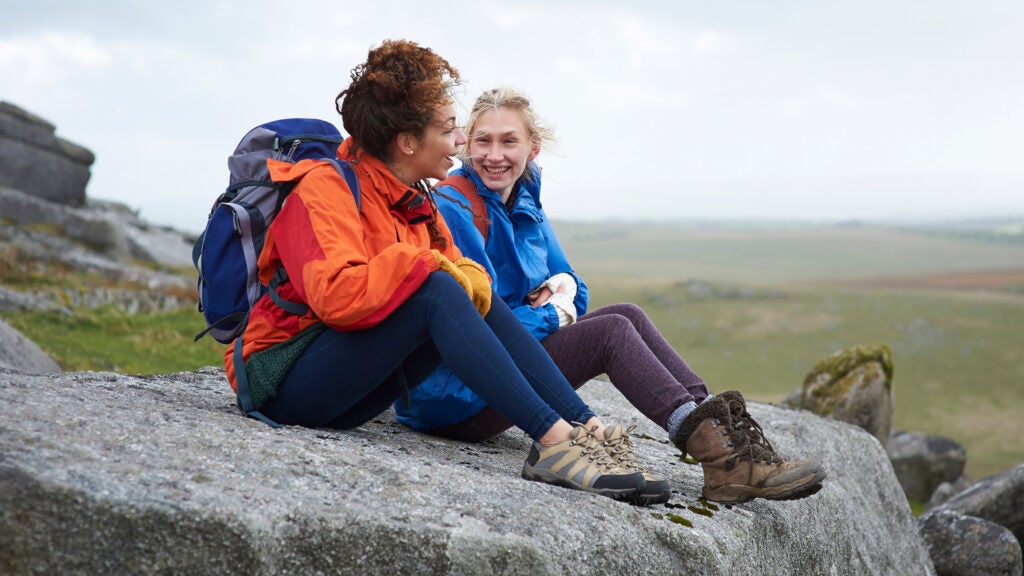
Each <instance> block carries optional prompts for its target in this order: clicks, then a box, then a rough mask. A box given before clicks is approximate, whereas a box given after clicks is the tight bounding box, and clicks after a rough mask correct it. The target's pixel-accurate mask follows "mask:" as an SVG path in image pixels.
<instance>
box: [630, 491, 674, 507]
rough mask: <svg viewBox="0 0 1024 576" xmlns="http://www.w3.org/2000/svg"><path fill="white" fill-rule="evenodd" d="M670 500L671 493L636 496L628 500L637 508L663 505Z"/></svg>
mask: <svg viewBox="0 0 1024 576" xmlns="http://www.w3.org/2000/svg"><path fill="white" fill-rule="evenodd" d="M671 499H672V493H671V492H661V493H658V494H637V495H635V496H633V497H632V498H630V499H629V501H630V503H632V504H636V505H637V506H652V505H654V504H664V503H665V502H668V501H669V500H671Z"/></svg>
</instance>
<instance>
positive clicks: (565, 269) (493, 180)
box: [396, 88, 825, 503]
mask: <svg viewBox="0 0 1024 576" xmlns="http://www.w3.org/2000/svg"><path fill="white" fill-rule="evenodd" d="M466 133H467V139H468V142H467V144H466V145H465V146H464V147H463V152H464V157H463V165H462V166H461V167H460V168H458V169H456V170H455V171H453V172H452V173H451V174H450V175H449V178H448V179H447V180H445V181H443V182H440V183H438V185H437V189H436V194H437V204H438V209H439V210H440V211H441V213H442V214H443V215H444V217H445V221H446V222H447V223H448V226H449V228H450V229H451V232H452V236H453V238H454V239H455V242H456V244H457V245H458V246H459V248H460V249H461V250H462V252H463V253H464V254H465V255H467V256H468V257H470V258H472V259H473V260H475V261H477V262H480V263H481V264H482V265H483V266H484V267H485V269H486V270H487V272H488V273H489V274H490V275H491V277H492V278H493V280H494V288H495V293H496V294H497V295H498V296H499V297H500V299H501V300H502V301H504V302H505V303H506V304H508V306H509V308H510V309H511V310H512V312H513V313H514V314H515V315H516V317H518V318H519V321H520V322H521V323H522V324H523V326H524V327H525V328H526V329H527V330H529V331H530V333H532V334H533V335H534V337H535V338H537V339H538V340H540V342H541V345H542V346H543V347H544V348H545V350H547V352H548V354H550V356H551V358H552V359H553V360H554V362H555V364H556V365H557V366H558V368H559V369H560V370H561V371H562V373H563V374H564V375H565V377H566V379H567V380H568V381H569V383H570V384H571V385H572V386H573V387H574V388H579V387H580V386H582V385H583V384H585V383H586V382H587V381H589V380H590V379H592V378H594V377H596V376H598V375H600V374H608V376H609V378H610V379H611V381H612V383H613V384H614V385H615V386H616V387H617V388H618V389H619V391H621V392H622V394H623V395H624V396H625V397H626V398H627V399H628V400H629V401H630V402H631V403H632V404H633V405H634V406H636V407H637V408H638V409H639V410H640V411H641V412H642V413H643V414H644V415H646V416H647V417H648V418H650V419H651V420H652V421H653V422H655V423H656V424H658V425H659V426H661V427H662V428H663V429H665V430H666V432H667V433H668V436H669V438H670V439H671V440H672V441H673V442H674V443H675V445H676V446H677V447H678V448H679V449H680V450H683V451H684V452H687V453H689V454H691V455H693V456H694V457H695V458H697V459H698V460H700V461H701V463H702V464H703V466H704V472H705V482H704V496H705V497H706V498H707V499H709V500H715V501H719V502H725V503H732V502H744V501H747V500H750V499H752V498H755V497H761V498H768V499H776V500H788V499H795V498H802V497H805V496H809V495H811V494H814V493H815V492H817V491H818V490H819V489H820V488H821V481H822V480H823V479H824V477H825V472H824V469H823V468H822V467H821V466H820V465H819V464H818V463H817V462H814V461H810V460H801V461H797V462H787V461H785V460H784V459H782V458H781V457H780V456H779V455H778V454H777V453H776V452H775V451H774V449H772V447H771V444H770V443H769V442H768V440H767V439H766V438H765V437H764V435H763V433H762V431H761V428H760V426H759V425H758V424H757V422H755V421H754V419H753V418H751V417H750V414H749V413H748V412H747V410H746V403H745V401H744V399H743V396H742V395H741V394H740V393H739V392H736V391H730V392H723V393H721V394H719V395H717V396H712V395H711V394H710V393H709V392H708V388H707V386H706V385H705V383H704V381H703V380H702V379H701V378H700V377H699V376H698V375H697V374H695V373H694V371H693V370H691V369H690V367H689V366H688V365H687V363H686V362H685V361H684V360H683V359H682V358H681V357H680V356H679V354H678V353H676V351H675V350H673V349H672V347H671V346H670V345H669V344H668V342H667V341H666V340H665V339H664V337H662V335H661V333H660V332H659V331H658V329H657V327H655V326H654V324H653V323H652V322H651V320H650V319H649V318H648V317H647V315H646V314H645V313H644V311H643V310H642V309H641V308H640V307H638V306H636V305H634V304H616V305H613V306H608V307H605V308H601V309H598V310H593V311H590V312H588V311H587V304H588V292H587V286H586V284H585V283H584V281H583V279H582V278H580V277H579V276H578V275H577V274H576V273H575V272H574V271H573V269H572V267H571V266H570V264H569V262H568V259H567V257H566V255H565V252H564V251H563V249H562V246H561V244H560V243H559V242H558V238H557V236H556V235H555V232H554V230H553V229H552V227H551V222H550V220H549V219H548V218H547V216H546V214H545V213H544V210H543V208H542V206H541V202H540V191H541V171H540V168H539V167H538V166H537V165H536V163H535V162H534V160H535V159H536V158H537V156H538V155H539V154H540V152H541V151H542V149H543V148H544V146H545V145H546V144H548V143H549V142H550V141H551V132H550V130H549V129H548V128H546V127H545V125H544V124H543V123H542V122H541V121H540V119H539V118H538V117H537V115H536V114H535V113H534V111H533V109H532V108H531V106H530V102H529V100H528V99H527V98H526V97H525V96H523V95H522V94H520V93H518V92H516V91H515V90H512V89H508V88H498V89H494V90H488V91H486V92H484V93H483V94H482V95H481V96H480V97H479V98H478V99H477V100H476V102H475V104H474V106H473V108H472V111H471V114H470V117H469V122H468V124H467V128H466ZM474 195H476V196H477V198H473V196H474ZM481 212H485V213H481ZM482 232H483V233H482ZM411 400H412V402H411V403H410V404H409V405H408V406H405V405H400V404H396V411H397V413H398V416H399V420H400V421H402V422H404V423H405V424H407V425H409V426H411V427H413V428H415V429H417V430H422V431H425V432H429V433H432V434H437V435H441V436H446V437H450V438H458V439H463V440H471V441H481V440H484V439H487V438H489V437H491V436H494V435H496V434H498V433H500V432H502V431H503V430H506V429H508V428H509V427H511V425H512V423H511V422H509V421H508V420H506V419H505V418H503V417H502V416H501V415H500V414H499V413H498V412H497V411H496V410H494V407H492V406H489V405H488V404H487V403H486V402H485V401H484V400H483V399H481V398H480V397H479V396H478V395H476V394H475V393H473V392H472V391H471V390H469V389H467V388H466V387H464V386H463V385H462V384H461V382H460V381H459V378H458V376H457V375H456V374H454V373H453V372H452V371H451V370H449V369H448V367H442V368H440V369H439V370H438V371H436V372H435V373H434V374H432V375H431V376H430V377H428V378H427V380H426V382H424V383H423V385H421V386H419V387H418V388H417V389H416V390H414V391H413V393H412V396H411ZM629 431H630V430H629V429H626V430H623V429H622V428H621V427H618V426H615V427H611V428H607V429H604V430H601V431H599V434H601V435H602V436H603V441H604V445H605V448H606V449H607V450H608V451H609V452H610V453H611V454H612V456H613V457H615V458H616V459H617V460H619V461H620V462H621V463H622V465H624V466H629V467H632V468H633V469H637V470H641V471H642V470H643V469H642V468H641V467H640V466H639V464H637V463H636V459H635V455H634V454H633V450H632V446H633V445H632V441H631V439H630V437H629ZM723 438H724V439H725V440H723ZM647 482H648V484H649V485H651V486H661V485H662V484H665V481H664V480H661V479H658V478H654V477H652V476H651V475H650V474H647ZM640 497H641V498H644V497H645V496H640ZM646 498H648V501H657V497H656V496H654V495H653V494H652V495H647V496H646Z"/></svg>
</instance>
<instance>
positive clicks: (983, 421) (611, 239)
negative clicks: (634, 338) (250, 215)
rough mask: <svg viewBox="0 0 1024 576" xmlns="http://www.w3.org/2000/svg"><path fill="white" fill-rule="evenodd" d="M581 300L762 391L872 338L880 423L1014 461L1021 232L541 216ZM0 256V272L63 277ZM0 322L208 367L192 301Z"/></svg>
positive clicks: (43, 338)
mask: <svg viewBox="0 0 1024 576" xmlns="http://www.w3.org/2000/svg"><path fill="white" fill-rule="evenodd" d="M556 228H557V229H558V231H559V234H560V237H561V239H562V242H563V244H564V247H565V249H566V252H567V253H568V254H569V257H570V260H571V261H572V262H573V264H574V265H575V267H576V269H577V271H578V272H580V273H581V274H582V275H583V277H584V278H585V279H586V280H587V282H588V284H589V286H590V289H591V297H592V305H593V307H599V306H601V305H606V304H611V303H614V302H622V301H632V302H637V303H639V304H641V305H643V306H644V308H645V309H647V310H648V312H649V314H650V315H651V316H652V318H653V319H654V320H655V322H656V323H657V324H658V325H659V326H660V327H661V329H662V330H663V332H664V333H665V335H666V336H667V337H668V339H669V341H670V342H672V343H673V345H674V346H675V347H676V348H677V349H678V350H679V351H680V352H681V353H682V354H683V356H684V358H686V360H687V361H688V362H689V363H690V364H691V365H692V366H693V367H694V369H695V370H696V371H697V372H698V373H699V374H701V375H702V376H703V377H704V378H705V380H707V382H708V383H709V385H710V386H711V388H712V390H727V389H730V388H737V389H740V390H742V391H743V392H744V393H745V394H746V395H747V396H748V397H750V398H752V399H754V400H760V401H766V402H778V401H780V400H781V399H782V398H783V397H785V396H786V395H787V394H788V393H789V392H791V391H793V390H794V389H796V388H797V386H799V385H800V384H801V383H802V382H803V379H804V376H805V375H806V373H807V371H808V370H810V368H811V367H812V366H813V365H814V364H815V362H817V361H818V360H819V359H820V358H821V357H823V356H825V355H826V354H828V353H830V352H833V351H835V350H838V349H841V348H844V347H847V346H851V345H854V344H872V343H882V342H884V343H888V344H889V345H891V346H892V349H893V353H894V361H895V378H894V389H895V397H896V413H895V423H894V425H895V427H896V428H898V429H904V430H914V431H920V432H927V433H932V434H939V435H942V436H946V437H949V438H952V439H953V440H955V441H957V442H959V443H961V444H963V445H964V446H965V447H966V448H967V450H968V461H967V472H968V475H969V476H970V477H971V478H973V479H978V478H981V477H984V476H987V475H990V474H994V473H997V472H1000V471H1003V470H1005V469H1008V468H1010V467H1012V466H1015V465H1017V464H1019V463H1021V462H1024V419H1022V418H1020V416H1019V414H1020V413H1021V412H1022V411H1024V242H1020V241H1019V240H1013V239H1011V241H1006V240H1005V239H1002V238H997V237H993V236H990V235H985V234H981V235H979V234H976V233H971V234H954V233H948V234H947V233H941V232H938V233H937V232H936V231H934V230H930V231H921V230H918V231H914V230H899V229H895V228H883V227H866V226H806V225H804V226H782V225H772V226H759V227H751V226H749V225H746V226H708V225H703V224H695V223H684V224H676V225H667V224H660V225H652V224H644V225H640V224H625V223H615V224H608V223H591V224H582V223H569V222H560V223H557V224H556ZM80 283H82V279H78V278H73V277H68V276H67V275H66V274H63V273H62V274H55V273H54V272H53V271H49V270H47V269H46V268H45V267H41V266H39V265H34V264H32V263H29V262H25V261H24V258H23V256H22V255H17V254H14V253H13V252H10V251H7V252H4V251H0V284H2V285H7V286H10V287H13V288H17V289H21V290H25V289H31V290H33V291H34V290H45V289H60V288H62V287H67V286H72V287H73V286H76V285H78V284H80ZM3 317H4V318H5V319H6V320H7V321H8V322H9V323H10V324H11V325H12V326H14V327H15V328H16V329H18V330H19V331H21V332H22V333H24V334H25V335H26V336H28V337H29V338H30V339H32V340H33V341H34V342H36V343H37V344H39V345H40V346H41V347H42V348H43V349H44V350H46V351H47V352H48V353H49V354H50V355H51V356H53V357H54V358H55V359H56V360H57V361H58V362H59V363H60V364H61V366H62V367H63V368H64V369H65V370H113V371H118V372H124V373H142V374H146V373H167V372H175V371H181V370H192V369H195V368H198V367H201V366H208V365H220V364H221V362H222V357H221V355H222V353H223V350H224V347H223V346H222V345H220V344H218V343H217V342H215V341H213V340H212V339H210V338H204V339H202V340H201V341H200V342H199V343H193V342H192V336H193V335H194V334H195V333H196V332H198V331H199V330H201V329H202V328H203V322H202V319H201V317H200V316H199V314H198V313H197V312H196V311H195V310H194V309H185V310H180V311H177V312H171V313H163V314H151V315H139V316H133V315H130V314H126V313H123V312H121V311H119V310H117V309H115V308H112V307H105V308H100V309H94V310H75V314H74V315H72V316H65V315H60V314H54V313H41V312H34V313H32V312H20V313H4V314H3Z"/></svg>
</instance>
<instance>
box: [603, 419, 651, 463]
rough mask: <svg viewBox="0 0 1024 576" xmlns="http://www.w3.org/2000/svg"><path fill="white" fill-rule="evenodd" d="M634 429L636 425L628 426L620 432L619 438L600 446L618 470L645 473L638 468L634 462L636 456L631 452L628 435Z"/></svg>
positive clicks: (630, 439)
mask: <svg viewBox="0 0 1024 576" xmlns="http://www.w3.org/2000/svg"><path fill="white" fill-rule="evenodd" d="M635 429H636V424H630V425H629V427H628V428H626V429H625V430H623V431H622V435H621V436H619V437H617V438H613V439H611V440H605V441H603V442H601V445H602V446H603V447H604V449H605V452H607V453H608V456H610V457H611V459H612V460H613V461H614V463H615V465H616V466H618V467H619V468H623V469H625V470H635V471H637V472H646V470H644V469H643V468H641V467H640V464H639V463H638V462H637V460H636V454H635V453H634V452H633V439H632V438H630V434H631V433H632V432H633V430H635Z"/></svg>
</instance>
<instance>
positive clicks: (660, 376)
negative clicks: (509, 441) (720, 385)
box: [430, 303, 709, 442]
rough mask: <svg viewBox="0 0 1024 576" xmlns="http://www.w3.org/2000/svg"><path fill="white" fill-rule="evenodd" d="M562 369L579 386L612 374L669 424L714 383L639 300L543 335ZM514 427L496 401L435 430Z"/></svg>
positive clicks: (473, 436) (645, 409) (476, 437)
mask: <svg viewBox="0 0 1024 576" xmlns="http://www.w3.org/2000/svg"><path fill="white" fill-rule="evenodd" d="M541 345H543V346H544V349H545V350H547V351H548V354H550V355H551V359H552V360H554V361H555V364H556V365H557V366H558V369H559V370H561V371H562V374H564V375H565V378H566V380H568V381H569V383H570V384H572V387H573V388H575V389H578V388H579V387H581V386H583V385H584V384H586V383H587V382H589V381H590V380H591V379H593V378H595V377H597V376H599V375H601V374H608V377H609V378H610V379H611V381H612V384H613V385H615V387H616V388H618V389H619V391H620V392H622V395H623V396H625V397H626V399H627V400H629V401H630V403H631V404H633V406H636V408H637V409H638V410H640V412H642V413H643V414H644V415H645V416H647V417H648V418H650V419H651V420H652V421H653V422H654V423H655V424H657V425H658V426H661V427H662V428H665V429H666V430H667V429H668V417H669V416H670V415H671V414H672V412H674V411H675V409H676V408H678V407H680V406H682V405H683V404H685V403H686V402H689V401H691V400H693V401H694V402H696V403H697V404H700V403H701V401H703V400H704V398H706V397H707V396H708V394H709V393H708V388H707V386H705V385H704V381H703V380H701V378H700V377H699V376H697V375H696V374H695V373H694V372H693V370H691V369H690V367H689V366H687V365H686V362H685V361H683V359H682V358H680V357H679V354H677V353H676V351H675V350H673V349H672V346H670V345H669V343H668V342H666V341H665V338H664V336H662V335H661V332H659V331H658V328H657V327H656V326H655V325H654V323H653V322H651V319H650V318H648V317H647V314H646V313H645V312H644V311H643V309H642V308H640V307H639V306H637V305H636V304H630V303H625V304H613V305H611V306H606V307H604V308H599V309H597V310H594V311H593V312H588V313H587V314H585V315H583V316H580V318H579V320H578V321H576V322H575V323H573V324H569V325H568V326H565V327H563V328H561V329H560V330H558V331H557V332H555V333H554V334H551V335H550V336H548V337H546V338H544V339H543V340H541ZM511 427H512V423H511V422H509V421H508V420H507V419H506V418H505V417H503V416H502V415H501V414H498V413H497V411H495V410H494V409H492V408H491V407H489V406H488V407H487V408H484V409H483V410H482V411H480V412H479V413H477V414H476V415H474V416H471V417H469V418H467V419H465V420H463V421H462V422H459V423H456V424H452V425H451V426H446V427H444V428H438V429H436V430H432V431H431V432H430V433H431V434H436V435H438V436H444V437H447V438H453V439H456V440H467V441H471V442H481V441H483V440H486V439H488V438H491V437H493V436H496V435H498V434H500V433H502V432H504V431H505V430H507V429H509V428H511Z"/></svg>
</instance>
